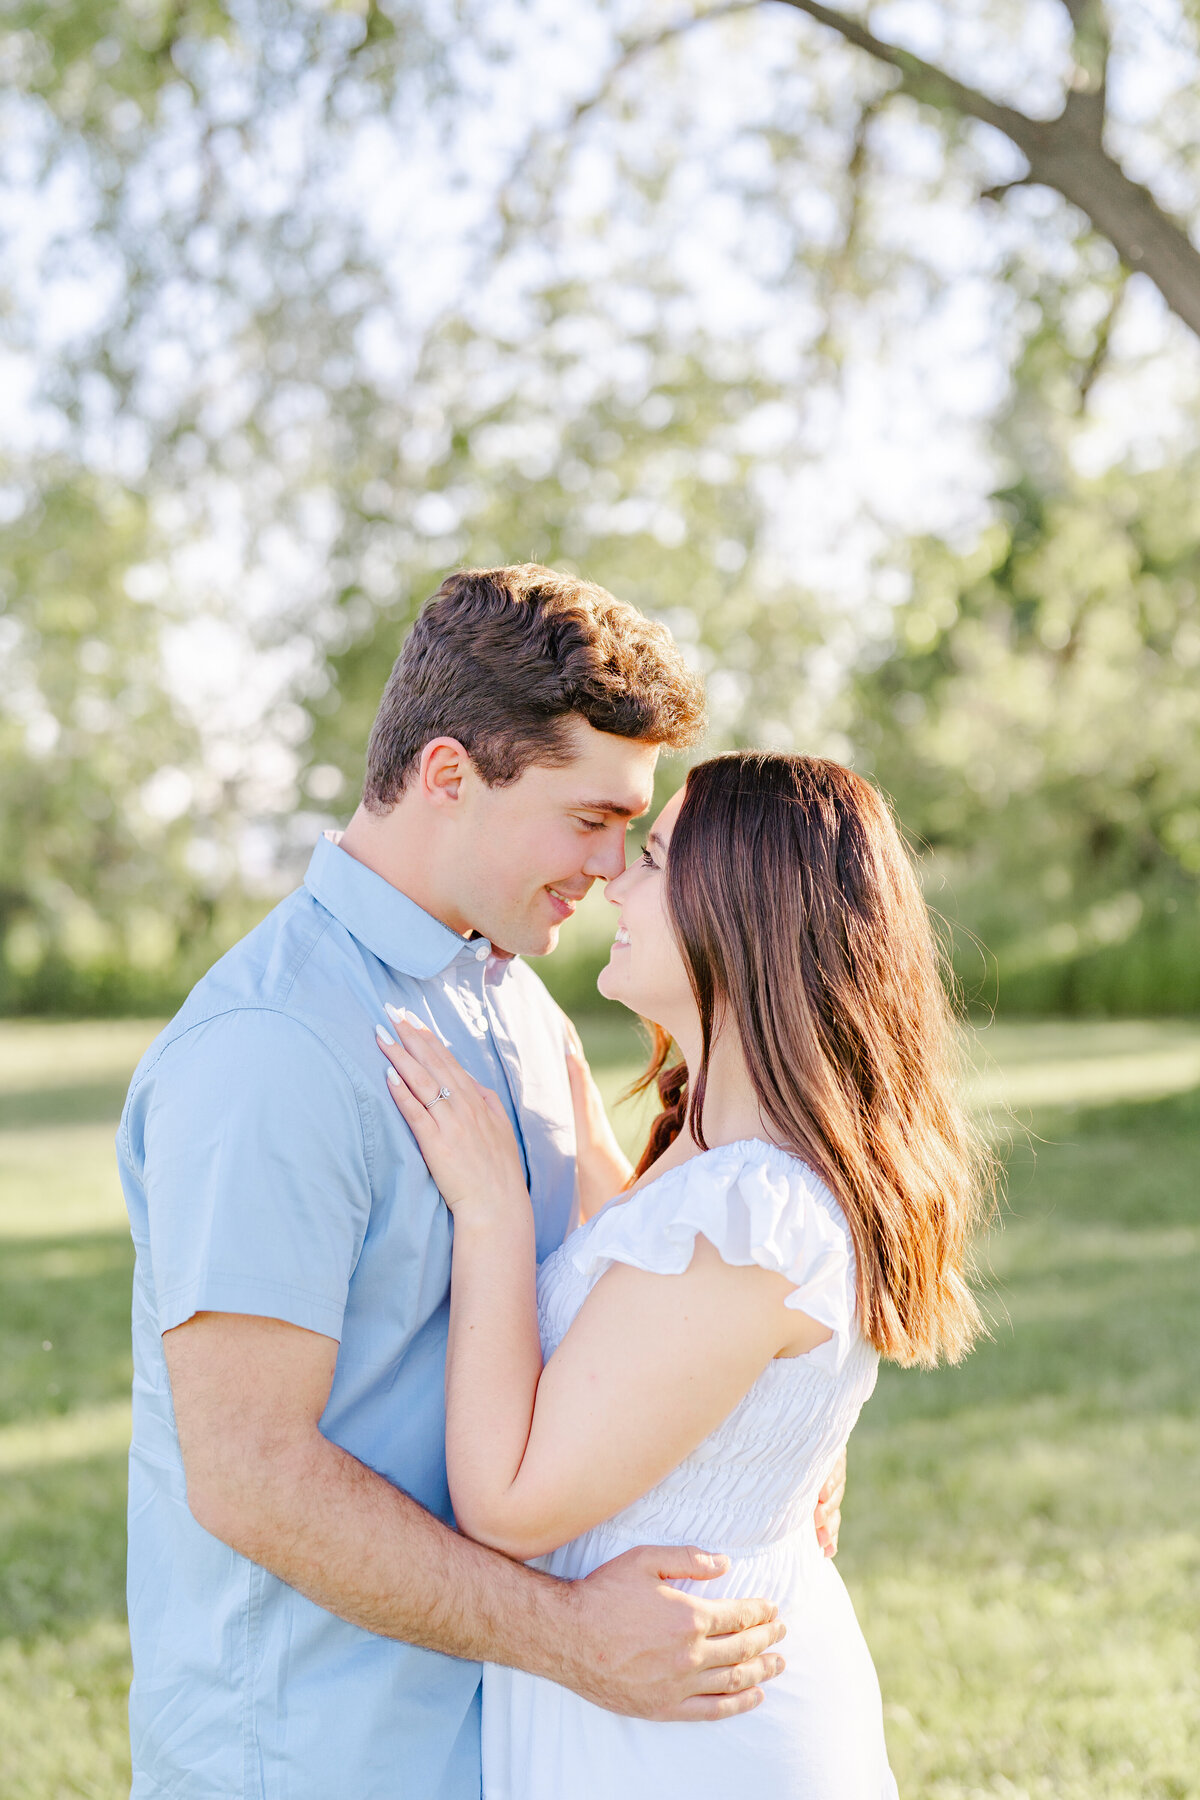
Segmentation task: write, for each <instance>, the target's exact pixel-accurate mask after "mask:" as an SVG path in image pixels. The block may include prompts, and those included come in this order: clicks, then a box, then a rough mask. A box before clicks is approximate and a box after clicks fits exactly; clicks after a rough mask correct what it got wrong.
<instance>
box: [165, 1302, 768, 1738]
mask: <svg viewBox="0 0 1200 1800" xmlns="http://www.w3.org/2000/svg"><path fill="white" fill-rule="evenodd" d="M163 1347H164V1350H165V1352H166V1358H167V1368H168V1371H169V1374H170V1378H171V1393H172V1398H173V1401H174V1406H175V1417H176V1423H177V1426H178V1430H179V1440H180V1445H181V1449H182V1453H183V1461H184V1470H185V1474H186V1477H187V1492H188V1505H189V1507H190V1509H191V1511H192V1513H193V1515H194V1517H195V1518H196V1520H197V1522H198V1523H199V1524H200V1525H201V1526H203V1528H204V1529H205V1530H206V1531H208V1532H211V1533H212V1535H213V1536H214V1537H217V1538H220V1539H221V1540H222V1542H224V1543H227V1544H229V1545H230V1546H231V1548H233V1549H234V1550H236V1551H238V1552H239V1553H240V1554H241V1555H243V1556H246V1557H248V1558H249V1559H250V1560H251V1561H253V1562H257V1563H260V1564H261V1565H262V1566H263V1567H264V1568H267V1569H269V1570H270V1571H271V1573H272V1574H274V1575H276V1576H278V1577H279V1579H280V1580H282V1581H285V1582H287V1583H288V1585H289V1586H291V1587H294V1588H296V1589H297V1590H298V1591H299V1592H300V1593H302V1594H304V1595H306V1596H307V1598H309V1599H310V1600H312V1601H314V1602H315V1603H316V1604H317V1605H318V1606H322V1607H324V1608H325V1609H326V1610H327V1611H329V1612H332V1613H336V1614H337V1615H338V1616H339V1617H341V1618H343V1619H347V1620H349V1621H350V1622H351V1623H352V1624H355V1625H359V1626H362V1627H363V1628H364V1629H365V1630H367V1631H373V1632H377V1633H379V1634H380V1635H381V1636H385V1637H394V1638H399V1639H401V1640H403V1641H404V1642H407V1643H413V1644H419V1645H422V1646H423V1647H425V1648H427V1649H430V1650H440V1651H443V1652H445V1653H446V1654H448V1655H451V1656H461V1657H466V1658H470V1659H472V1660H479V1661H489V1662H497V1663H505V1664H508V1665H509V1666H512V1667H518V1668H523V1669H527V1670H529V1671H530V1673H532V1674H537V1675H543V1676H546V1677H548V1678H549V1679H550V1680H552V1681H557V1682H560V1683H562V1684H563V1685H564V1686H566V1687H570V1688H573V1689H574V1690H575V1692H576V1693H579V1694H581V1695H583V1697H584V1698H585V1699H588V1700H591V1701H593V1702H594V1703H595V1704H597V1705H599V1706H604V1707H608V1708H609V1709H610V1710H612V1711H615V1712H622V1713H628V1714H631V1715H633V1716H635V1717H640V1718H648V1719H675V1720H704V1719H721V1718H727V1717H729V1716H731V1715H732V1714H734V1713H739V1712H746V1711H748V1710H749V1709H750V1708H751V1707H753V1706H755V1705H757V1704H758V1703H759V1701H760V1700H761V1699H762V1697H763V1696H762V1690H761V1687H760V1685H759V1684H760V1683H762V1682H764V1681H767V1680H769V1679H770V1678H771V1677H772V1676H773V1675H775V1674H778V1673H779V1670H780V1669H781V1668H782V1667H783V1663H782V1659H781V1658H780V1657H778V1656H776V1655H773V1654H772V1653H771V1646H772V1645H773V1644H775V1643H777V1642H778V1641H779V1639H780V1638H781V1637H782V1636H783V1635H784V1628H783V1626H782V1625H780V1624H778V1623H777V1621H776V1616H775V1608H774V1607H773V1606H771V1605H770V1604H769V1603H767V1602H766V1601H762V1600H719V1601H707V1600H702V1599H699V1598H698V1597H697V1596H695V1595H692V1594H684V1593H681V1592H680V1591H679V1590H678V1589H677V1588H673V1587H670V1586H668V1585H667V1582H668V1580H670V1579H674V1580H681V1579H684V1578H686V1579H690V1580H704V1579H707V1578H710V1577H712V1576H713V1575H717V1574H720V1573H722V1572H723V1569H724V1567H725V1566H726V1565H725V1562H724V1559H723V1558H714V1557H708V1556H705V1555H703V1554H702V1553H701V1552H699V1551H695V1550H690V1549H686V1548H685V1549H678V1548H676V1549H667V1550H663V1549H643V1550H636V1551H630V1552H628V1553H627V1554H626V1555H625V1556H622V1557H619V1558H617V1559H616V1560H615V1561H613V1562H611V1563H608V1564H606V1565H605V1566H604V1567H603V1568H601V1569H598V1570H597V1571H596V1572H595V1574H593V1575H591V1576H589V1577H588V1578H587V1579H586V1580H585V1581H582V1582H575V1583H569V1582H560V1581H556V1580H554V1579H552V1578H551V1577H549V1576H545V1575H540V1574H538V1573H537V1572H536V1571H533V1570H530V1569H526V1568H523V1567H522V1566H521V1565H519V1564H517V1563H514V1562H511V1561H509V1560H508V1558H507V1557H504V1556H501V1555H499V1554H498V1553H496V1552H494V1551H489V1550H486V1549H484V1548H483V1547H482V1546H481V1545H478V1544H474V1543H472V1542H471V1541H470V1540H469V1539H466V1538H463V1537H460V1536H459V1535H458V1534H457V1533H455V1532H453V1531H450V1530H448V1529H447V1528H446V1527H445V1526H444V1525H442V1524H441V1523H440V1522H439V1521H438V1520H437V1519H435V1518H433V1517H432V1515H431V1514H429V1513H428V1512H426V1511H425V1509H424V1508H423V1507H421V1506H419V1505H418V1504H417V1502H416V1501H415V1500H413V1499H411V1498H410V1497H409V1496H408V1495H407V1494H405V1493H403V1492H401V1491H400V1490H399V1489H398V1488H395V1487H393V1486H392V1485H391V1483H390V1482H388V1481H386V1480H385V1479H384V1478H383V1477H382V1476H381V1475H377V1474H375V1473H374V1471H372V1470H370V1469H368V1468H366V1467H365V1466H364V1465H363V1464H362V1463H360V1462H358V1461H357V1460H356V1459H355V1458H354V1457H352V1456H350V1455H348V1454H347V1453H346V1452H345V1451H344V1450H342V1449H340V1448H339V1447H338V1446H337V1445H336V1444H333V1443H331V1442H330V1441H329V1439H328V1438H325V1437H323V1436H322V1434H321V1431H320V1428H319V1422H320V1419H321V1416H322V1414H323V1412H324V1410H325V1406H326V1403H327V1401H328V1398H329V1391H330V1386H331V1384H332V1381H333V1372H334V1366H335V1362H336V1358H337V1344H336V1342H335V1341H334V1340H333V1339H332V1338H328V1337H324V1336H321V1335H320V1334H318V1333H316V1332H312V1331H305V1330H302V1329H301V1328H300V1327H298V1326H295V1325H289V1324H286V1323H284V1322H282V1321H280V1320H276V1319H267V1318H257V1317H250V1316H248V1315H244V1314H237V1313H215V1312H202V1313H197V1314H196V1315H194V1316H193V1317H192V1318H191V1319H189V1320H188V1321H187V1323H186V1324H183V1325H180V1326H177V1327H176V1328H175V1329H174V1330H171V1331H168V1332H166V1333H165V1334H164V1336H163Z"/></svg>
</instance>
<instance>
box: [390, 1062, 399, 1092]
mask: <svg viewBox="0 0 1200 1800" xmlns="http://www.w3.org/2000/svg"><path fill="white" fill-rule="evenodd" d="M388 1086H389V1087H399V1086H400V1077H399V1076H398V1075H397V1073H396V1071H395V1069H393V1067H392V1065H391V1063H389V1064H388Z"/></svg>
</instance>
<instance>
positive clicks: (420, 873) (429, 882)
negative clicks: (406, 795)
mask: <svg viewBox="0 0 1200 1800" xmlns="http://www.w3.org/2000/svg"><path fill="white" fill-rule="evenodd" d="M338 847H339V849H342V850H344V851H345V852H346V854H347V856H352V857H353V858H354V860H355V862H360V863H362V864H363V865H364V867H366V868H368V869H370V870H372V871H373V872H374V873H375V874H376V875H381V876H382V877H383V879H384V881H386V882H388V883H389V885H390V886H392V887H394V888H395V889H396V890H397V891H398V892H399V893H401V894H403V895H404V896H405V898H406V899H409V900H412V901H413V902H414V903H415V904H416V905H417V906H419V907H421V909H422V911H424V912H427V913H429V914H430V915H431V917H433V918H435V919H437V920H438V921H439V922H440V923H441V924H443V925H445V926H446V927H447V928H448V929H449V930H450V931H454V932H457V933H458V935H459V937H464V938H468V937H470V936H471V934H472V931H473V929H474V927H473V926H472V925H471V923H470V921H469V920H467V919H464V918H463V916H462V914H461V913H460V912H459V911H458V910H457V908H456V907H455V906H454V904H453V902H448V901H447V899H446V897H445V895H443V894H441V893H439V892H438V891H437V887H436V880H435V879H434V878H432V876H431V871H432V870H434V869H435V868H436V858H435V856H434V853H433V845H432V843H431V842H430V841H429V832H428V830H427V829H426V828H425V826H424V824H423V822H422V820H421V819H420V818H419V817H418V814H417V812H416V809H415V808H411V807H408V806H406V805H405V802H404V800H403V799H401V800H398V801H397V802H396V804H395V806H393V807H392V808H391V810H390V811H389V812H386V813H373V812H370V811H368V809H367V808H366V807H365V806H360V807H359V808H358V811H357V812H356V813H355V815H354V817H353V818H352V819H351V821H350V823H349V824H348V825H347V827H346V829H345V831H343V832H342V834H341V836H340V838H339V839H338Z"/></svg>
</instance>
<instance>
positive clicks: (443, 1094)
mask: <svg viewBox="0 0 1200 1800" xmlns="http://www.w3.org/2000/svg"><path fill="white" fill-rule="evenodd" d="M449 1098H450V1089H449V1088H439V1089H438V1091H437V1093H436V1094H435V1095H434V1096H433V1099H432V1100H431V1101H430V1102H429V1105H428V1106H427V1107H426V1108H425V1111H426V1112H432V1111H433V1109H434V1107H435V1106H436V1105H437V1103H438V1101H439V1100H448V1099H449Z"/></svg>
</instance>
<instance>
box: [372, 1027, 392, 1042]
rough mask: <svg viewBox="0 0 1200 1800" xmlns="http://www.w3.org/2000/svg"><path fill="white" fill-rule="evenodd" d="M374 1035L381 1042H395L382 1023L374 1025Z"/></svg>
mask: <svg viewBox="0 0 1200 1800" xmlns="http://www.w3.org/2000/svg"><path fill="white" fill-rule="evenodd" d="M375 1036H376V1037H377V1038H378V1039H379V1041H380V1043H381V1044H394V1043H395V1042H396V1040H395V1038H394V1037H393V1036H392V1034H391V1032H390V1031H387V1030H385V1028H384V1027H383V1026H382V1025H377V1026H376V1027H375Z"/></svg>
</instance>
